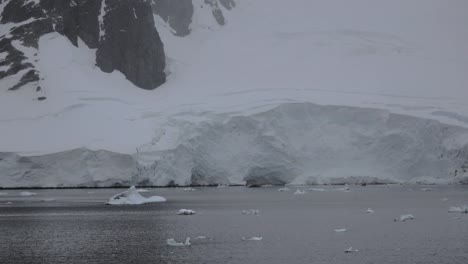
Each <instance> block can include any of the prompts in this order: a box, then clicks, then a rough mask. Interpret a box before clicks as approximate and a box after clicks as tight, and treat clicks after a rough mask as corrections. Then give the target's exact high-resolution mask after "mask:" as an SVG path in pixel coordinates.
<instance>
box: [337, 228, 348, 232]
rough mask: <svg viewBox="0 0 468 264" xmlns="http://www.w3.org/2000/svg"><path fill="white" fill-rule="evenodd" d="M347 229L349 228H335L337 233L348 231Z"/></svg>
mask: <svg viewBox="0 0 468 264" xmlns="http://www.w3.org/2000/svg"><path fill="white" fill-rule="evenodd" d="M346 231H348V229H346V228H340V229H335V232H337V233H341V232H346Z"/></svg>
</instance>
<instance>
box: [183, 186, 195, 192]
mask: <svg viewBox="0 0 468 264" xmlns="http://www.w3.org/2000/svg"><path fill="white" fill-rule="evenodd" d="M196 190H197V189H195V188H192V187H188V188H184V191H188V192H190V191H196Z"/></svg>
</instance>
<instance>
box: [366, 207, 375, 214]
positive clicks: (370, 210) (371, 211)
mask: <svg viewBox="0 0 468 264" xmlns="http://www.w3.org/2000/svg"><path fill="white" fill-rule="evenodd" d="M373 212H374V210H372V209H371V208H367V210H366V213H368V214H372V213H373Z"/></svg>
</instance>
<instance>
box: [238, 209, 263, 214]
mask: <svg viewBox="0 0 468 264" xmlns="http://www.w3.org/2000/svg"><path fill="white" fill-rule="evenodd" d="M242 214H244V215H259V214H260V210H258V209H249V210H242Z"/></svg>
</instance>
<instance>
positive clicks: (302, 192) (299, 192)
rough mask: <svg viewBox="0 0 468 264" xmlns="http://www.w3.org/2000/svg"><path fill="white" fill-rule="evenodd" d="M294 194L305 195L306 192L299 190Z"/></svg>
mask: <svg viewBox="0 0 468 264" xmlns="http://www.w3.org/2000/svg"><path fill="white" fill-rule="evenodd" d="M294 194H305V191H304V190H299V189H297V190H296V191H295V192H294Z"/></svg>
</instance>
